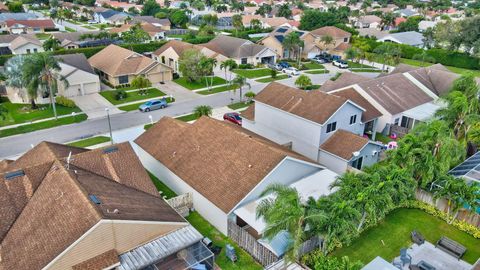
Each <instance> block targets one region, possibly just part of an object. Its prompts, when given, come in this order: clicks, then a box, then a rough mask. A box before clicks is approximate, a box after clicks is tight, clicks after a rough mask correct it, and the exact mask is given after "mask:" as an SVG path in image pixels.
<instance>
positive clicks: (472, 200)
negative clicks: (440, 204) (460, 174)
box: [434, 175, 479, 224]
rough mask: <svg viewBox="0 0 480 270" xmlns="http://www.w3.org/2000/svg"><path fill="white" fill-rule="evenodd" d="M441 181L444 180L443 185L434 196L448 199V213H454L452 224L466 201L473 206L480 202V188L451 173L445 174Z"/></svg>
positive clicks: (450, 222) (449, 222)
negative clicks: (479, 196) (479, 198)
mask: <svg viewBox="0 0 480 270" xmlns="http://www.w3.org/2000/svg"><path fill="white" fill-rule="evenodd" d="M441 181H442V182H443V184H441V185H442V187H441V188H439V189H438V190H437V191H436V192H435V193H434V198H435V199H438V198H445V199H446V200H447V202H448V207H447V214H448V215H449V216H450V215H451V212H452V213H453V216H451V217H452V219H451V220H450V221H448V224H452V222H453V221H454V220H455V219H456V218H457V216H458V213H459V211H460V209H461V208H462V205H463V204H464V203H469V204H470V206H473V207H475V206H476V204H478V202H477V201H478V192H479V189H478V186H477V185H469V184H467V182H466V181H464V180H461V179H457V178H455V177H453V176H451V175H445V176H444V177H443V179H441Z"/></svg>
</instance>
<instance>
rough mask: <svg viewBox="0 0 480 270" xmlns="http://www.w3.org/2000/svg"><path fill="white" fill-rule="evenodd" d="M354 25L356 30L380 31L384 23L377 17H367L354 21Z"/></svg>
mask: <svg viewBox="0 0 480 270" xmlns="http://www.w3.org/2000/svg"><path fill="white" fill-rule="evenodd" d="M352 21H353V25H354V26H355V27H356V28H375V29H379V28H380V25H381V23H382V19H381V18H380V17H378V16H376V15H365V16H361V17H360V18H358V20H357V19H353V20H352Z"/></svg>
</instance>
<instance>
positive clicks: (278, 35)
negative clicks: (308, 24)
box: [258, 26, 322, 58]
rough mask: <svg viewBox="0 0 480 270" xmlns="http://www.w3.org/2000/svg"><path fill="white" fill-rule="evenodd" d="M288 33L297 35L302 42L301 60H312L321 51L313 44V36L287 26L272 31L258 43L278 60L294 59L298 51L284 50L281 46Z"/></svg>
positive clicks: (317, 45)
mask: <svg viewBox="0 0 480 270" xmlns="http://www.w3.org/2000/svg"><path fill="white" fill-rule="evenodd" d="M290 33H295V34H297V35H298V36H299V38H300V40H302V41H303V43H304V48H303V50H302V57H303V58H313V57H315V56H316V55H318V54H320V52H321V51H322V48H321V46H320V45H319V44H317V43H316V42H315V40H316V37H315V36H313V35H312V34H310V33H309V32H307V31H299V30H295V29H293V28H291V27H287V26H281V27H278V28H276V29H274V30H273V31H272V32H271V33H269V34H268V35H267V36H266V37H264V38H262V39H260V40H259V41H258V43H259V44H262V45H265V46H266V47H268V48H270V49H271V50H273V51H274V52H275V53H276V54H277V57H278V58H295V57H296V55H298V51H295V50H286V49H285V48H284V46H283V40H284V39H285V36H287V35H289V34H290Z"/></svg>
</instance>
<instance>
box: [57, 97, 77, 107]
mask: <svg viewBox="0 0 480 270" xmlns="http://www.w3.org/2000/svg"><path fill="white" fill-rule="evenodd" d="M55 101H56V102H57V104H58V105H62V106H64V107H68V108H75V106H76V105H75V102H74V101H73V100H71V99H69V98H66V97H64V96H57V97H56V98H55Z"/></svg>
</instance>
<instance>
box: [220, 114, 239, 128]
mask: <svg viewBox="0 0 480 270" xmlns="http://www.w3.org/2000/svg"><path fill="white" fill-rule="evenodd" d="M223 120H225V121H230V122H232V123H234V124H237V125H240V126H241V125H242V117H240V114H238V113H236V112H231V113H226V114H224V115H223Z"/></svg>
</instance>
